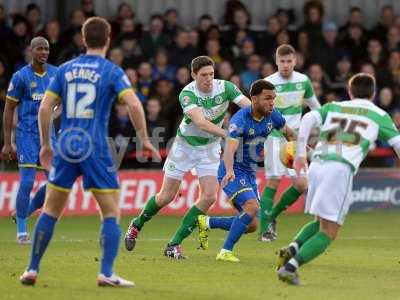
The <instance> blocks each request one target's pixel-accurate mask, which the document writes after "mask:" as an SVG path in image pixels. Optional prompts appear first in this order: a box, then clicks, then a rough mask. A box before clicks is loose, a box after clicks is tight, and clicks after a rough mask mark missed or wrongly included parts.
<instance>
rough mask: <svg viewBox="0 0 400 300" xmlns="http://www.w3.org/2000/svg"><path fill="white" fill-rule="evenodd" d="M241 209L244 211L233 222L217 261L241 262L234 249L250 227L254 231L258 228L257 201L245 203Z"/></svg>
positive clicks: (252, 200) (254, 199)
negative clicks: (234, 253) (233, 251)
mask: <svg viewBox="0 0 400 300" xmlns="http://www.w3.org/2000/svg"><path fill="white" fill-rule="evenodd" d="M244 194H245V193H244ZM253 196H254V195H253ZM241 207H242V209H243V210H242V212H240V213H239V214H238V215H237V216H236V217H235V219H234V220H233V222H232V225H231V228H230V230H229V233H228V236H227V238H226V240H225V242H224V246H223V248H222V249H221V251H220V253H219V254H218V255H217V257H216V259H217V260H222V261H229V262H239V259H238V258H236V257H235V256H234V255H233V253H232V250H233V247H234V246H235V244H236V243H237V242H238V241H239V239H240V237H241V236H242V235H243V234H244V233H245V232H246V231H248V230H249V227H250V229H251V230H253V231H255V230H256V228H257V223H258V220H257V218H256V216H257V214H258V211H259V204H258V201H257V199H256V198H251V199H249V200H247V201H245V202H244V204H243V205H241Z"/></svg>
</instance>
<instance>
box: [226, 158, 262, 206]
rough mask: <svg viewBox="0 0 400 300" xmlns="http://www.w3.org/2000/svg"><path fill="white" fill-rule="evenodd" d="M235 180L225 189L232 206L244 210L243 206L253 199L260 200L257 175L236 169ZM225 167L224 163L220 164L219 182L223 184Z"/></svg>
mask: <svg viewBox="0 0 400 300" xmlns="http://www.w3.org/2000/svg"><path fill="white" fill-rule="evenodd" d="M234 172H235V180H234V181H231V182H229V183H228V184H227V185H226V186H225V187H224V188H223V190H224V192H225V194H226V195H227V196H228V197H229V200H230V201H231V203H232V205H233V206H234V207H235V208H236V209H237V210H238V211H242V210H243V207H242V206H243V204H244V203H246V201H249V200H251V199H256V200H257V201H260V200H259V197H258V188H257V183H256V178H255V175H253V174H251V173H249V172H244V171H241V170H238V169H234ZM225 174H226V171H225V165H224V163H223V161H221V163H220V164H219V168H218V181H219V182H220V183H221V181H222V178H223V177H224V176H225Z"/></svg>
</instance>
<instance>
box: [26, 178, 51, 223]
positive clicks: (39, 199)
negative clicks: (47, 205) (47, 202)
mask: <svg viewBox="0 0 400 300" xmlns="http://www.w3.org/2000/svg"><path fill="white" fill-rule="evenodd" d="M45 174H46V178H47V177H48V172H45ZM45 196H46V184H43V185H42V186H41V187H40V188H39V189H38V190H37V192H36V193H35V195H34V196H33V198H32V199H31V201H30V202H29V207H28V217H30V216H31V215H32V214H33V213H34V212H35V211H37V210H38V209H40V208H41V207H42V206H43V203H44V198H45Z"/></svg>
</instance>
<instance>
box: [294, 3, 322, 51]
mask: <svg viewBox="0 0 400 300" xmlns="http://www.w3.org/2000/svg"><path fill="white" fill-rule="evenodd" d="M303 13H304V19H305V22H304V25H303V26H300V28H299V31H306V32H307V34H308V37H309V39H310V41H313V43H319V42H320V41H321V40H322V34H321V32H322V21H323V18H324V7H323V5H322V3H321V2H320V1H316V0H311V1H307V3H306V4H305V5H304V7H303Z"/></svg>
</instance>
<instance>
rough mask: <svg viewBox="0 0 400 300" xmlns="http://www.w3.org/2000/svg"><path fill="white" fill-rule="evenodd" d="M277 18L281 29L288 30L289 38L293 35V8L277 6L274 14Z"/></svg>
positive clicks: (294, 19) (294, 17) (294, 20)
mask: <svg viewBox="0 0 400 300" xmlns="http://www.w3.org/2000/svg"><path fill="white" fill-rule="evenodd" d="M275 15H276V16H277V18H278V21H279V25H280V27H281V28H282V29H285V30H287V31H289V33H290V36H291V38H292V37H294V36H293V35H294V31H295V29H296V28H295V25H294V23H295V22H296V16H295V14H294V11H293V9H283V8H279V9H278V10H277V11H276V14H275Z"/></svg>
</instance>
